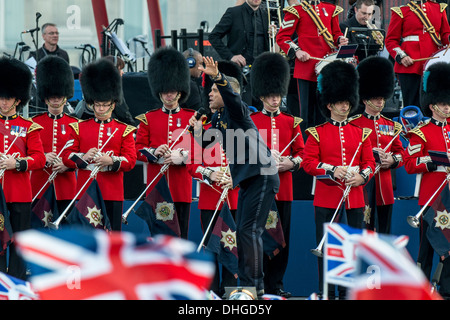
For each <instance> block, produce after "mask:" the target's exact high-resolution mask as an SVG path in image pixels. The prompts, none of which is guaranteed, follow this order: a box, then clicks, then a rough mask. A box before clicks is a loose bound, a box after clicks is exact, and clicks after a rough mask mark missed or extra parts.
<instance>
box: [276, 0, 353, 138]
mask: <svg viewBox="0 0 450 320" xmlns="http://www.w3.org/2000/svg"><path fill="white" fill-rule="evenodd" d="M283 11H284V19H283V23H282V24H281V26H280V30H279V32H278V34H277V36H276V41H277V44H278V46H279V47H280V49H281V50H282V51H284V52H285V53H286V54H287V55H288V56H289V57H292V58H294V57H295V68H294V78H296V79H297V90H298V95H299V101H300V113H299V115H300V117H301V118H302V119H303V120H304V121H303V123H302V124H301V128H302V131H304V130H305V129H306V128H308V127H310V126H314V125H317V124H320V123H322V122H323V117H322V116H321V114H320V112H319V109H318V106H317V100H316V87H317V74H316V71H315V67H316V64H317V63H318V62H319V61H318V60H317V59H314V58H320V59H322V58H324V57H325V56H326V55H328V54H330V53H333V52H334V51H335V50H336V49H337V48H338V46H341V45H346V44H348V39H347V38H345V37H344V36H343V34H342V32H341V29H340V27H339V17H338V15H339V14H340V13H341V12H342V11H343V9H342V8H341V7H339V6H337V5H335V4H332V3H329V2H321V1H319V0H317V1H311V2H308V1H306V0H304V1H302V2H301V4H299V5H293V6H291V7H287V8H285V9H284V10H283ZM294 33H296V34H297V36H298V44H296V43H295V42H294V41H292V36H293V34H294Z"/></svg>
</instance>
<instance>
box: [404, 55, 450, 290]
mask: <svg viewBox="0 0 450 320" xmlns="http://www.w3.org/2000/svg"><path fill="white" fill-rule="evenodd" d="M449 83H450V64H448V63H446V62H439V63H435V64H433V65H432V66H430V68H429V69H428V70H427V71H425V72H424V75H423V84H422V92H421V105H422V112H423V114H424V116H426V117H431V119H430V120H429V121H428V122H426V123H424V124H422V125H419V126H418V127H416V128H415V129H413V130H411V131H409V133H408V135H407V137H408V139H409V145H408V149H407V152H405V169H406V172H408V173H409V174H417V175H418V181H420V182H419V183H420V185H419V187H420V189H419V206H421V207H423V206H424V205H426V204H427V202H428V201H429V200H430V199H431V198H432V197H433V194H434V193H435V192H436V191H437V190H438V189H439V186H441V184H442V183H443V181H444V180H445V179H446V176H447V174H448V171H447V169H448V167H444V166H440V165H436V164H435V163H434V162H432V160H431V158H430V155H429V153H428V151H430V150H432V151H441V152H445V153H447V154H448V153H450V125H449V124H448V119H449V118H450V90H449V87H448V84H449ZM446 187H447V188H448V184H447V185H446ZM416 188H417V186H416ZM438 194H439V193H438ZM438 194H437V195H438ZM437 195H436V196H435V197H434V198H433V199H432V200H431V202H430V203H429V206H431V205H432V204H433V202H434V201H435V199H436V197H437ZM430 210H431V209H430ZM423 216H424V214H423V215H422V217H421V220H420V246H419V255H418V258H417V263H420V266H421V269H422V271H423V272H424V273H425V275H426V276H427V277H428V278H429V279H430V278H431V269H432V266H433V254H434V251H433V248H432V247H431V245H430V243H429V241H428V238H427V236H426V232H427V229H428V227H429V224H428V223H427V221H426V220H425V219H422V218H423ZM449 262H450V260H449V259H445V260H444V261H443V263H444V268H443V270H442V274H441V280H440V283H439V285H440V289H439V293H440V294H441V295H442V296H445V297H450V274H449V273H450V265H449Z"/></svg>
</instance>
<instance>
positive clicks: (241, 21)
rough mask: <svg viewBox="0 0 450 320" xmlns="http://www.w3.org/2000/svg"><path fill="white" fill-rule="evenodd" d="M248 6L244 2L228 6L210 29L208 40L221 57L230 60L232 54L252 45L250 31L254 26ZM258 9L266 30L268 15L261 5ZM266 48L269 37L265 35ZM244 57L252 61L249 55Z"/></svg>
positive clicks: (266, 48)
mask: <svg viewBox="0 0 450 320" xmlns="http://www.w3.org/2000/svg"><path fill="white" fill-rule="evenodd" d="M249 8H250V7H249V5H248V4H247V3H246V2H245V3H244V4H242V5H240V6H235V7H230V8H228V9H227V11H226V12H225V14H224V15H223V16H222V18H221V19H220V21H219V23H218V24H217V25H216V26H215V27H214V29H213V30H212V31H211V33H210V35H209V42H210V43H211V45H212V46H213V47H214V49H215V50H216V51H217V53H218V54H219V56H220V57H221V58H222V59H224V60H231V58H232V57H233V56H234V55H237V54H243V53H244V52H245V50H246V48H247V47H248V46H249V45H253V43H252V42H251V41H250V32H251V31H252V30H253V28H254V27H253V24H252V16H251V15H250V14H249V11H251V10H248V9H249ZM258 10H260V12H259V13H260V17H262V19H263V28H264V30H267V31H268V30H269V22H268V21H269V17H268V15H267V10H266V9H265V8H263V7H261V6H260V7H259V9H258ZM225 36H227V44H226V45H225V43H224V42H223V41H222V39H223V38H224V37H225ZM268 50H269V38H268V36H267V37H265V38H264V51H268ZM244 57H245V55H244ZM245 58H246V60H247V63H248V64H250V63H252V62H253V59H252V58H251V57H245Z"/></svg>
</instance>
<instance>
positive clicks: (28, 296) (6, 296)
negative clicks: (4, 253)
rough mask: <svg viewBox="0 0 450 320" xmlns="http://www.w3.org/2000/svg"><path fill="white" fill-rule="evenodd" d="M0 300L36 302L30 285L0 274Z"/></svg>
mask: <svg viewBox="0 0 450 320" xmlns="http://www.w3.org/2000/svg"><path fill="white" fill-rule="evenodd" d="M0 300H38V296H37V294H36V293H35V292H34V291H33V289H32V288H31V284H30V283H29V282H27V281H23V280H20V279H17V278H14V277H12V276H9V275H7V274H4V273H2V272H0Z"/></svg>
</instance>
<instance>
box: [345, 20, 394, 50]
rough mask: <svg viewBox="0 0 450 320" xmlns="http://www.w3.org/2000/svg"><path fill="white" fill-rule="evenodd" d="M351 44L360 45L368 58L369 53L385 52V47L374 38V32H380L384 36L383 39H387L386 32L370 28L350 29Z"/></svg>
mask: <svg viewBox="0 0 450 320" xmlns="http://www.w3.org/2000/svg"><path fill="white" fill-rule="evenodd" d="M348 31H349V42H350V43H356V44H358V45H359V48H363V49H364V52H365V54H366V57H368V56H369V52H378V51H381V50H383V48H384V42H383V45H382V46H380V45H379V44H378V43H377V42H376V41H375V39H374V37H373V36H372V33H373V32H380V33H381V34H382V35H383V39H384V38H385V35H386V32H385V31H384V30H383V29H369V28H356V27H352V28H349V30H348Z"/></svg>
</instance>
